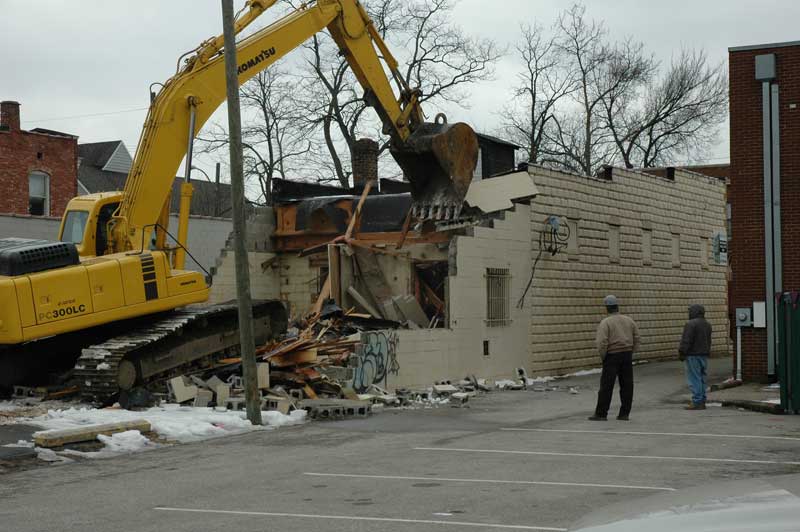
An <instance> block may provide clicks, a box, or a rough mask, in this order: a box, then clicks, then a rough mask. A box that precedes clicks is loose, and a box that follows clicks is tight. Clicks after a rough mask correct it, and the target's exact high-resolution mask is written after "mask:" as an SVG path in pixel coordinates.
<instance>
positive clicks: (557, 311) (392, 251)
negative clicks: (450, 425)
mask: <svg viewBox="0 0 800 532" xmlns="http://www.w3.org/2000/svg"><path fill="white" fill-rule="evenodd" d="M724 187H725V185H724V182H721V181H719V180H716V179H713V178H708V177H706V176H700V175H698V174H693V173H691V172H686V171H680V170H679V171H677V172H675V173H674V174H672V177H671V178H670V179H667V178H661V177H657V176H653V175H649V174H645V173H641V172H635V171H628V170H620V169H609V170H608V171H607V172H606V173H605V174H603V175H600V176H598V177H587V176H580V175H576V174H571V173H566V172H560V171H554V170H551V169H547V168H543V167H538V166H529V167H528V168H527V169H525V170H522V171H518V172H511V173H507V174H504V175H500V176H493V177H491V178H484V179H481V180H476V181H474V182H473V184H472V186H471V187H470V191H469V194H468V196H467V198H466V207H465V209H464V211H463V212H462V215H461V216H460V217H459V218H458V219H456V220H450V221H447V222H437V223H433V222H426V223H425V224H422V225H417V226H415V225H414V224H409V223H408V219H407V218H406V215H407V213H408V210H409V205H410V202H411V198H410V195H409V194H407V193H402V192H401V193H397V192H395V193H390V194H381V193H372V194H368V195H361V196H359V195H356V194H352V195H332V194H334V191H327V190H323V189H320V188H319V187H309V193H310V195H309V196H307V197H301V196H302V192H303V190H302V189H303V187H302V186H299V187H298V186H294V187H289V188H290V189H291V191H292V194H294V196H295V197H282V198H281V197H277V198H276V199H277V203H276V205H275V207H274V208H272V209H265V210H264V211H262V212H261V213H260V214H259V215H258V217H257V218H256V219H254V220H253V223H251V225H250V231H251V233H250V235H249V237H248V240H249V241H250V270H251V290H252V293H253V297H254V298H256V299H261V298H263V299H268V298H277V299H281V300H283V301H284V302H285V304H286V305H287V307H288V309H289V312H290V315H291V316H292V317H293V318H294V319H302V318H303V317H304V316H306V315H308V314H309V313H311V312H312V311H313V310H317V311H318V310H319V308H320V305H321V304H322V302H323V301H324V300H325V299H326V298H328V297H330V298H331V299H333V300H334V301H335V302H336V303H337V305H338V306H339V307H341V308H342V309H349V310H350V311H351V312H355V313H360V314H361V315H363V316H364V317H366V318H371V319H375V320H385V321H386V323H387V324H403V325H404V326H403V327H401V328H395V326H391V327H389V326H387V328H386V329H385V330H383V331H381V330H370V331H365V332H364V333H363V334H362V338H361V344H362V345H361V346H360V347H359V349H358V353H357V354H358V357H360V359H361V360H360V363H359V364H357V368H356V373H357V379H356V382H357V383H358V385H357V386H356V385H355V384H354V387H355V388H356V391H359V392H360V391H363V389H365V388H366V387H368V386H369V385H370V384H377V385H379V386H383V387H384V388H398V387H419V386H428V385H430V384H431V383H433V382H437V381H443V380H450V379H452V380H454V381H455V380H457V379H462V378H464V377H465V376H467V375H477V376H479V377H485V378H490V379H497V378H503V377H508V376H510V375H513V374H515V371H516V368H523V369H524V370H526V371H527V372H528V373H529V374H540V375H541V374H551V375H552V374H562V373H566V372H569V371H574V370H577V369H583V368H589V367H595V366H597V365H599V358H598V357H597V356H596V354H595V351H594V347H593V339H594V331H595V328H596V326H597V323H598V322H599V321H600V319H601V318H602V312H603V308H602V305H601V304H600V301H601V300H602V297H603V296H604V295H605V294H606V293H615V294H616V295H617V296H618V297H620V299H621V301H622V305H623V310H624V312H626V313H628V314H630V315H631V316H633V317H634V319H636V320H637V321H638V322H639V324H640V327H641V330H642V334H643V338H644V341H643V348H642V352H641V353H639V354H638V357H639V358H640V359H648V360H655V359H660V358H668V357H674V356H675V352H676V345H677V344H676V342H677V341H678V339H679V337H680V328H681V327H682V325H683V323H684V321H685V318H686V316H685V314H686V307H687V306H688V304H690V303H694V302H699V303H703V304H704V305H705V306H706V308H707V309H708V313H707V316H709V319H710V320H711V321H712V324H713V325H714V328H715V336H714V350H715V353H718V354H719V353H727V352H728V349H729V346H728V342H727V328H726V323H727V321H726V315H727V299H726V271H727V267H726V266H725V265H724V264H722V263H721V262H720V261H719V259H718V258H717V257H716V256H715V255H714V253H713V251H714V250H713V249H712V241H713V238H714V234H715V233H716V232H719V231H724V230H725V196H724ZM381 188H384V189H386V188H387V187H381ZM395 190H396V189H395ZM362 200H363V205H362V207H361V209H359V205H360V204H362ZM359 210H360V213H359ZM213 273H214V284H213V286H212V292H211V298H212V301H217V302H218V301H224V300H229V299H231V298H232V297H233V296H234V294H235V284H234V263H233V254H232V253H227V252H225V251H223V253H222V255H221V256H220V258H219V259H218V261H217V267H216V268H215V269H214V272H213ZM315 306H316V308H315Z"/></svg>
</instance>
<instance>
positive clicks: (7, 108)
mask: <svg viewBox="0 0 800 532" xmlns="http://www.w3.org/2000/svg"><path fill="white" fill-rule="evenodd" d="M0 129H6V130H8V131H19V102H11V101H6V102H0Z"/></svg>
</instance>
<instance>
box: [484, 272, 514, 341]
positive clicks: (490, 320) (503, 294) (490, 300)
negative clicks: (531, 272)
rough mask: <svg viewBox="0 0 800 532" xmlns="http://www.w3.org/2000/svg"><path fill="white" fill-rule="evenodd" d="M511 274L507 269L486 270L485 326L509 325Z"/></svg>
mask: <svg viewBox="0 0 800 532" xmlns="http://www.w3.org/2000/svg"><path fill="white" fill-rule="evenodd" d="M510 302H511V273H510V271H509V270H508V268H486V325H488V326H489V327H505V326H506V325H508V324H510V323H511V312H510V307H511V305H510Z"/></svg>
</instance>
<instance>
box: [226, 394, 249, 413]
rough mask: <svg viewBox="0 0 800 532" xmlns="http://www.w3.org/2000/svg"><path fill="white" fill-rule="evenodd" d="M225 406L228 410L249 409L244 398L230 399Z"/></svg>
mask: <svg viewBox="0 0 800 532" xmlns="http://www.w3.org/2000/svg"><path fill="white" fill-rule="evenodd" d="M225 406H226V407H227V408H228V410H245V409H246V408H247V400H246V399H245V398H244V397H228V400H227V401H226V402H225Z"/></svg>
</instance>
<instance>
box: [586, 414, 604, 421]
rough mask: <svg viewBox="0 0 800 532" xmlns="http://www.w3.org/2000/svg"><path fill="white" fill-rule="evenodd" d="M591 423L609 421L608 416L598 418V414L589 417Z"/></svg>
mask: <svg viewBox="0 0 800 532" xmlns="http://www.w3.org/2000/svg"><path fill="white" fill-rule="evenodd" d="M589 421H608V418H607V417H606V416H598V415H597V414H595V415H593V416H589Z"/></svg>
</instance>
